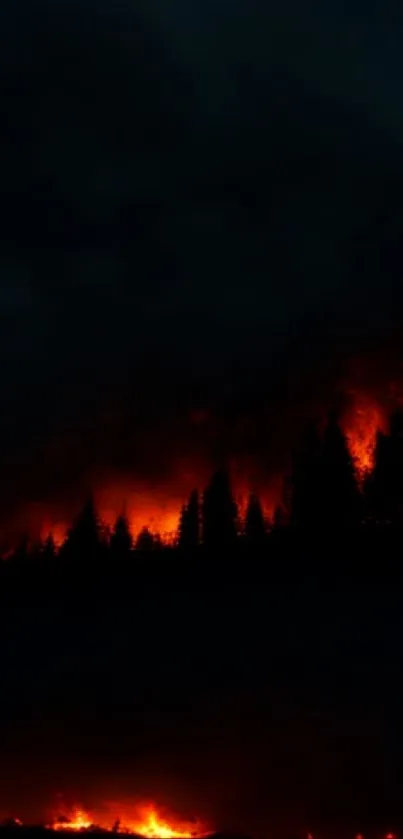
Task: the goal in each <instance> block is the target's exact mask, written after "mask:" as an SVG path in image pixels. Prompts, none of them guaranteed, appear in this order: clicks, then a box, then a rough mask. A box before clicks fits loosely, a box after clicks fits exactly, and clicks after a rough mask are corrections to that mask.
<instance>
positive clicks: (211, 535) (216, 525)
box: [202, 471, 238, 549]
mask: <svg viewBox="0 0 403 839" xmlns="http://www.w3.org/2000/svg"><path fill="white" fill-rule="evenodd" d="M237 519H238V508H237V505H236V503H235V501H234V498H233V496H232V492H231V485H230V481H229V477H228V474H227V472H225V471H220V472H216V473H215V474H214V475H213V477H212V478H211V480H210V483H209V485H208V487H207V489H206V490H205V492H204V496H203V504H202V542H203V545H204V546H205V547H206V548H208V549H211V548H213V549H214V548H222V549H228V548H232V547H234V546H235V544H236V539H237Z"/></svg>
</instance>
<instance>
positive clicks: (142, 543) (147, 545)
mask: <svg viewBox="0 0 403 839" xmlns="http://www.w3.org/2000/svg"><path fill="white" fill-rule="evenodd" d="M157 546H158V542H157V540H156V538H155V537H154V536H153V534H152V533H151V531H150V530H149V528H148V527H143V528H142V529H141V530H140V533H139V534H138V536H137V539H136V543H135V549H136V551H141V552H143V551H146V552H148V551H153V550H155V548H156V547H157Z"/></svg>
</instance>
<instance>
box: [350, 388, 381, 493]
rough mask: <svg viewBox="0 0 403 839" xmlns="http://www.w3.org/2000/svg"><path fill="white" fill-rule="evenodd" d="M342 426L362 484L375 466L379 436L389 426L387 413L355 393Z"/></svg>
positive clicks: (362, 395) (366, 397)
mask: <svg viewBox="0 0 403 839" xmlns="http://www.w3.org/2000/svg"><path fill="white" fill-rule="evenodd" d="M342 424H343V431H344V433H345V435H346V438H347V443H348V447H349V450H350V454H351V457H352V459H353V462H354V465H355V469H356V474H357V479H358V481H359V483H362V482H363V481H364V480H365V478H366V477H367V475H369V474H370V473H371V472H372V470H373V468H374V465H375V449H376V440H377V435H378V432H379V431H385V430H386V425H387V422H386V418H385V413H384V411H383V410H382V408H381V407H380V405H379V404H378V403H377V402H376V401H375V400H374V399H371V398H370V397H369V396H366V395H364V394H361V393H360V394H357V393H355V394H354V401H353V405H352V407H351V408H350V410H349V411H348V412H347V413H346V415H345V416H344V419H343V423H342Z"/></svg>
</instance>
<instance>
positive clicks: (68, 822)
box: [47, 804, 212, 839]
mask: <svg viewBox="0 0 403 839" xmlns="http://www.w3.org/2000/svg"><path fill="white" fill-rule="evenodd" d="M95 825H96V826H97V827H99V828H100V829H101V830H106V831H110V832H114V833H123V834H129V835H137V836H144V837H145V839H206V837H208V836H210V835H211V833H212V831H211V830H208V829H207V827H206V825H205V824H203V823H202V822H201V821H199V819H196V820H195V821H192V822H184V821H181V820H180V819H178V818H176V817H174V816H172V815H169V816H168V815H166V814H164V813H162V811H161V810H159V809H158V808H157V807H156V805H155V804H142V805H138V806H136V807H135V808H134V811H133V813H132V814H130V815H128V816H127V817H126V816H125V815H124V814H122V815H121V816H120V815H119V816H117V817H116V818H113V825H112V824H111V823H105V820H104V818H102V817H101V818H98V817H97V815H96V813H93V814H91V813H89V812H88V811H86V810H84V809H83V808H81V807H73V808H72V809H71V811H70V813H69V815H66V816H63V817H58V818H56V819H53V820H52V821H51V822H50V823H49V824H48V825H47V827H48V829H50V830H55V831H71V832H73V833H79V832H82V831H86V830H89V829H90V828H92V827H94V826H95Z"/></svg>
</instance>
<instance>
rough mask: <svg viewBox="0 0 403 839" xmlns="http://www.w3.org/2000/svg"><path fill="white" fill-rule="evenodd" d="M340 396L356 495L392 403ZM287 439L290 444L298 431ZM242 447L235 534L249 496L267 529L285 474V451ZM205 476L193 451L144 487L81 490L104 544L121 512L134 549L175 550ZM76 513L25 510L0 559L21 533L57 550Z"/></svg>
mask: <svg viewBox="0 0 403 839" xmlns="http://www.w3.org/2000/svg"><path fill="white" fill-rule="evenodd" d="M342 392H343V404H344V407H343V410H342V412H341V416H340V420H339V422H340V426H341V428H342V431H343V433H344V435H345V438H346V442H347V446H348V449H349V453H350V456H351V459H352V461H353V465H354V471H355V476H356V481H357V483H358V485H359V488H360V489H361V490H363V487H364V483H365V479H366V478H367V476H368V475H369V474H370V473H371V472H372V470H373V468H374V463H375V456H376V444H377V436H378V433H379V432H380V431H382V432H387V430H388V417H389V414H390V412H391V410H393V408H394V407H396V404H398V402H399V400H398V399H397V398H396V397H393V396H391V395H390V393H389V396H388V395H387V394H386V392H383V394H382V395H379V394H378V393H377V394H375V392H374V393H371V389H370V387H368V388H362V389H361V388H360V387H349V386H347V387H345V388H343V390H342ZM327 407H328V406H326V405H324V406H322V410H321V411H319V409H318V416H322V419H323V420H325V418H326V414H327ZM299 430H301V429H299ZM295 435H296V436H295V439H297V435H298V429H297V430H296V431H295ZM247 443H248V440H246V441H245V451H243V452H242V453H240V452H238V453H237V454H234V455H233V456H230V455H228V457H227V463H228V464H229V474H230V478H231V487H232V491H233V495H234V499H235V501H236V503H237V508H238V517H239V522H240V531H241V530H242V528H243V527H244V523H245V520H246V510H247V506H248V502H249V499H250V494H251V493H253V494H257V495H258V497H259V500H260V503H261V505H262V509H263V513H264V516H265V521H266V523H267V527H268V528H270V525H271V522H273V520H274V514H275V511H276V510H278V509H281V508H282V506H283V502H284V489H285V484H284V479H288V477H289V475H288V473H287V469H288V468H289V464H290V458H289V453H288V454H287V451H286V450H285V452H284V457H283V459H282V461H281V460H279V461H277V462H275V461H273V463H271V461H270V459H267V461H266V463H265V465H264V466H263V465H262V463H263V460H262V461H261V460H260V459H259V457H258V455H256V454H255V455H253V456H252V455H249V454H247V453H246V450H247ZM286 445H287V441H285V446H286ZM291 448H292V441H291V438H290V450H291ZM266 464H267V465H266ZM213 472H214V463H213V459H212V458H210V456H209V455H208V454H207V455H206V460H205V461H204V462H203V461H202V460H201V459H200V458H198V457H196V454H195V455H194V457H193V460H192V459H190V461H189V463H185V462H184V458H182V460H179V461H178V462H176V461H175V463H173V464H171V466H170V470H169V473H168V474H167V475H166V476H165V478H164V480H162V479H161V480H160V481H159V480H158V479H157V478H154V480H153V481H152V482H149V483H147V482H145V481H142V482H141V481H140V480H139V479H136V478H134V479H133V480H129V479H128V478H127V476H126V477H125V478H124V479H123V478H120V477H119V476H118V475H114V476H111V475H110V476H109V477H103V478H101V476H100V475H99V476H98V477H95V476H94V478H93V479H91V481H90V480H89V482H88V485H89V486H91V485H92V487H93V500H94V504H95V507H96V510H97V513H98V514H99V519H100V521H101V524H102V529H103V536H104V538H105V541H106V542H107V543H108V542H109V540H110V537H111V534H112V532H113V528H114V526H115V523H116V520H117V518H118V517H119V516H120V515H121V514H122V513H124V515H125V517H126V519H127V522H128V525H129V529H130V534H131V538H132V542H133V545H134V547H135V548H136V547H137V540H138V539H139V537H140V536H141V534H142V533H143V531H144V530H146V531H147V536H146V538H148V541H149V543H151V542H152V540H153V539H154V540H155V544H159V545H163V546H175V544H177V539H178V527H179V522H180V515H181V510H182V508H183V505H184V504H186V503H187V501H188V499H189V497H190V494H191V492H192V491H193V490H194V489H197V490H198V493H199V500H200V501H201V499H202V493H203V491H204V488H205V487H206V486H207V484H208V481H209V479H210V475H211V474H212V473H213ZM78 512H79V504H78V503H77V504H73V501H71V503H70V506H69V507H65V506H63V503H62V501H61V502H60V504H59V505H57V504H56V501H55V502H54V504H51V505H50V506H47V505H46V502H42V503H41V504H38V503H36V504H32V505H26V506H25V507H24V509H21V510H20V512H19V514H18V515H16V518H15V521H13V520H9V522H8V527H9V530H10V537H9V543H7V549H6V550H5V551H4V552H3V556H7V555H8V554H10V555H11V554H12V552H13V550H14V548H15V543H16V542H18V539H19V538H20V535H21V533H25V534H28V535H29V538H30V539H31V540H32V542H33V543H35V540H37V541H38V542H40V543H42V544H43V543H45V542H46V540H47V539H49V537H51V539H52V541H53V545H54V548H55V551H54V552H56V553H57V552H58V551H59V550H60V548H61V547H62V546H63V545H64V543H65V540H66V537H67V534H68V532H69V528H70V527H71V524H72V522H73V521H74V519H75V516H76V515H77V513H78ZM150 535H151V538H150Z"/></svg>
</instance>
